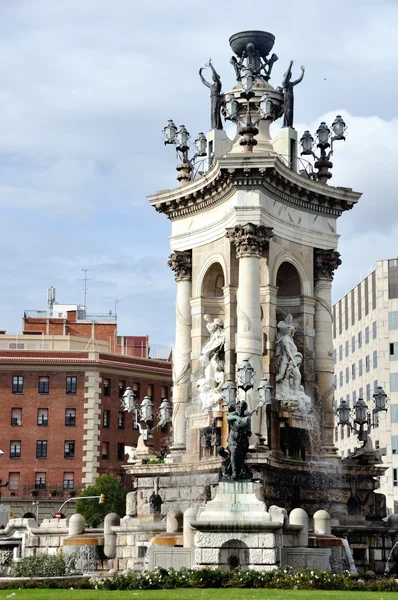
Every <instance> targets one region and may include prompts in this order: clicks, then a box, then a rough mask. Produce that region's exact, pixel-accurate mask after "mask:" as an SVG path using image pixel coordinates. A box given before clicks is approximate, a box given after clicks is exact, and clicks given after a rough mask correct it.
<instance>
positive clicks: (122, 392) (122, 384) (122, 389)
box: [119, 381, 126, 398]
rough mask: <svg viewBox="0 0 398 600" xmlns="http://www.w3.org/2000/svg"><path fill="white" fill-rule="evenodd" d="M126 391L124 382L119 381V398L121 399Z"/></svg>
mask: <svg viewBox="0 0 398 600" xmlns="http://www.w3.org/2000/svg"><path fill="white" fill-rule="evenodd" d="M125 391H126V382H125V381H119V398H123V394H124V392H125Z"/></svg>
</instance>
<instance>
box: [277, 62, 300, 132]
mask: <svg viewBox="0 0 398 600" xmlns="http://www.w3.org/2000/svg"><path fill="white" fill-rule="evenodd" d="M292 67H293V61H292V60H291V61H290V65H289V68H288V70H287V71H286V73H285V74H284V76H283V81H282V88H283V103H284V117H283V127H293V118H294V91H293V89H294V87H295V86H296V85H297V84H298V83H300V82H301V81H302V80H303V77H304V73H305V68H304V67H301V75H300V77H299V78H298V79H296V80H295V81H292V80H291V79H292Z"/></svg>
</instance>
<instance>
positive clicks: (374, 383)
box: [373, 379, 379, 393]
mask: <svg viewBox="0 0 398 600" xmlns="http://www.w3.org/2000/svg"><path fill="white" fill-rule="evenodd" d="M378 385H379V382H378V380H377V379H375V380H374V382H373V391H374V392H375V393H376V392H377V387H378Z"/></svg>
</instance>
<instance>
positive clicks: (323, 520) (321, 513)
mask: <svg viewBox="0 0 398 600" xmlns="http://www.w3.org/2000/svg"><path fill="white" fill-rule="evenodd" d="M313 519H314V533H319V534H320V535H331V533H332V526H331V521H330V515H329V513H328V512H327V511H326V510H317V511H316V513H315V514H314V516H313Z"/></svg>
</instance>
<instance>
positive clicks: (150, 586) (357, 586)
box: [97, 567, 398, 592]
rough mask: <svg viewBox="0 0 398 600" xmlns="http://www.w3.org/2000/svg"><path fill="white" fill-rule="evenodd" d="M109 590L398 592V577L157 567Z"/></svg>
mask: <svg viewBox="0 0 398 600" xmlns="http://www.w3.org/2000/svg"><path fill="white" fill-rule="evenodd" d="M97 587H98V589H106V590H164V589H174V588H220V587H223V588H273V589H290V590H293V589H295V590H347V591H349V590H368V591H389V592H398V580H395V579H393V578H388V579H387V578H383V579H368V580H362V579H353V578H352V577H351V576H350V575H349V573H348V572H344V573H339V574H333V573H330V571H317V570H305V571H301V572H293V571H292V570H291V569H290V568H288V567H285V568H283V569H277V570H275V571H271V572H257V571H250V570H248V571H243V570H239V569H237V570H235V571H221V570H219V569H199V570H185V569H183V570H181V571H174V570H173V569H170V570H166V569H156V570H155V571H151V572H149V573H131V574H129V575H114V576H113V577H109V578H107V579H105V580H103V581H101V582H98V584H97Z"/></svg>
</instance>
